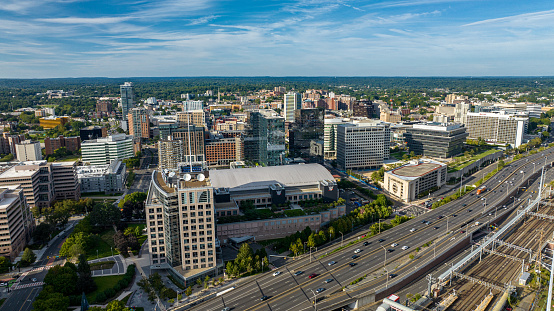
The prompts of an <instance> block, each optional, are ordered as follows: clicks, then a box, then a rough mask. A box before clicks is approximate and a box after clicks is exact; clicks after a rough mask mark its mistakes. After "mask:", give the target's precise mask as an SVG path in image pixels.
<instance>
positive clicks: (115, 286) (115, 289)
mask: <svg viewBox="0 0 554 311" xmlns="http://www.w3.org/2000/svg"><path fill="white" fill-rule="evenodd" d="M120 289H121V285H119V282H118V283H117V284H115V285H114V286H113V290H114V291H116V292H118V291H119V290H120Z"/></svg>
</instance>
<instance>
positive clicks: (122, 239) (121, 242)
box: [113, 231, 129, 254]
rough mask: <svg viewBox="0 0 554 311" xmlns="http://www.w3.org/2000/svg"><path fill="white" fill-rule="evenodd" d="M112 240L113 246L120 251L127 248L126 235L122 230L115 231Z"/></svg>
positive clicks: (123, 251) (125, 250) (124, 250)
mask: <svg viewBox="0 0 554 311" xmlns="http://www.w3.org/2000/svg"><path fill="white" fill-rule="evenodd" d="M113 242H114V244H115V247H117V249H118V250H119V252H120V253H122V254H124V253H126V252H127V248H128V247H129V244H128V242H127V237H126V236H125V234H124V233H123V232H121V231H117V232H116V233H115V234H114V236H113Z"/></svg>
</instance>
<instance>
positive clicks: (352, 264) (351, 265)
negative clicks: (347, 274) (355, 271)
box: [348, 262, 356, 267]
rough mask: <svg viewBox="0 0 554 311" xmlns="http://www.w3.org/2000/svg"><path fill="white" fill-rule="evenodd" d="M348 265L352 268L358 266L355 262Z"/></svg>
mask: <svg viewBox="0 0 554 311" xmlns="http://www.w3.org/2000/svg"><path fill="white" fill-rule="evenodd" d="M348 265H349V266H350V267H354V266H355V265H356V263H355V262H351V263H349V264H348Z"/></svg>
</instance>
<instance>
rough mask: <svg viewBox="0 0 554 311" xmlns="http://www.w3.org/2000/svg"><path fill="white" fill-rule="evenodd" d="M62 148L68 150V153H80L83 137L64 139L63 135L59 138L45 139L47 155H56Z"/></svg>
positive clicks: (45, 152)
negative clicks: (55, 152)
mask: <svg viewBox="0 0 554 311" xmlns="http://www.w3.org/2000/svg"><path fill="white" fill-rule="evenodd" d="M62 147H64V148H66V149H67V150H68V151H72V152H75V151H78V150H79V149H81V137H79V136H74V137H63V135H60V136H58V137H57V138H50V137H46V138H45V139H44V154H45V155H51V154H54V151H56V150H57V149H60V148H62Z"/></svg>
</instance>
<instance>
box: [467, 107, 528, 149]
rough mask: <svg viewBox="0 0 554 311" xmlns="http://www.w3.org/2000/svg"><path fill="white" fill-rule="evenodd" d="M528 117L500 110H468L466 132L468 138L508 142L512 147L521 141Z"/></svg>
mask: <svg viewBox="0 0 554 311" xmlns="http://www.w3.org/2000/svg"><path fill="white" fill-rule="evenodd" d="M528 123H529V117H527V116H526V115H519V114H507V113H505V112H504V111H500V112H479V113H476V112H468V113H467V123H466V127H467V132H468V134H469V136H468V138H469V139H478V138H482V139H484V140H485V141H487V142H490V143H494V144H500V145H505V144H510V145H511V146H512V147H513V148H517V147H519V146H520V145H521V144H522V143H523V135H524V134H525V133H526V132H527V126H528Z"/></svg>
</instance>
